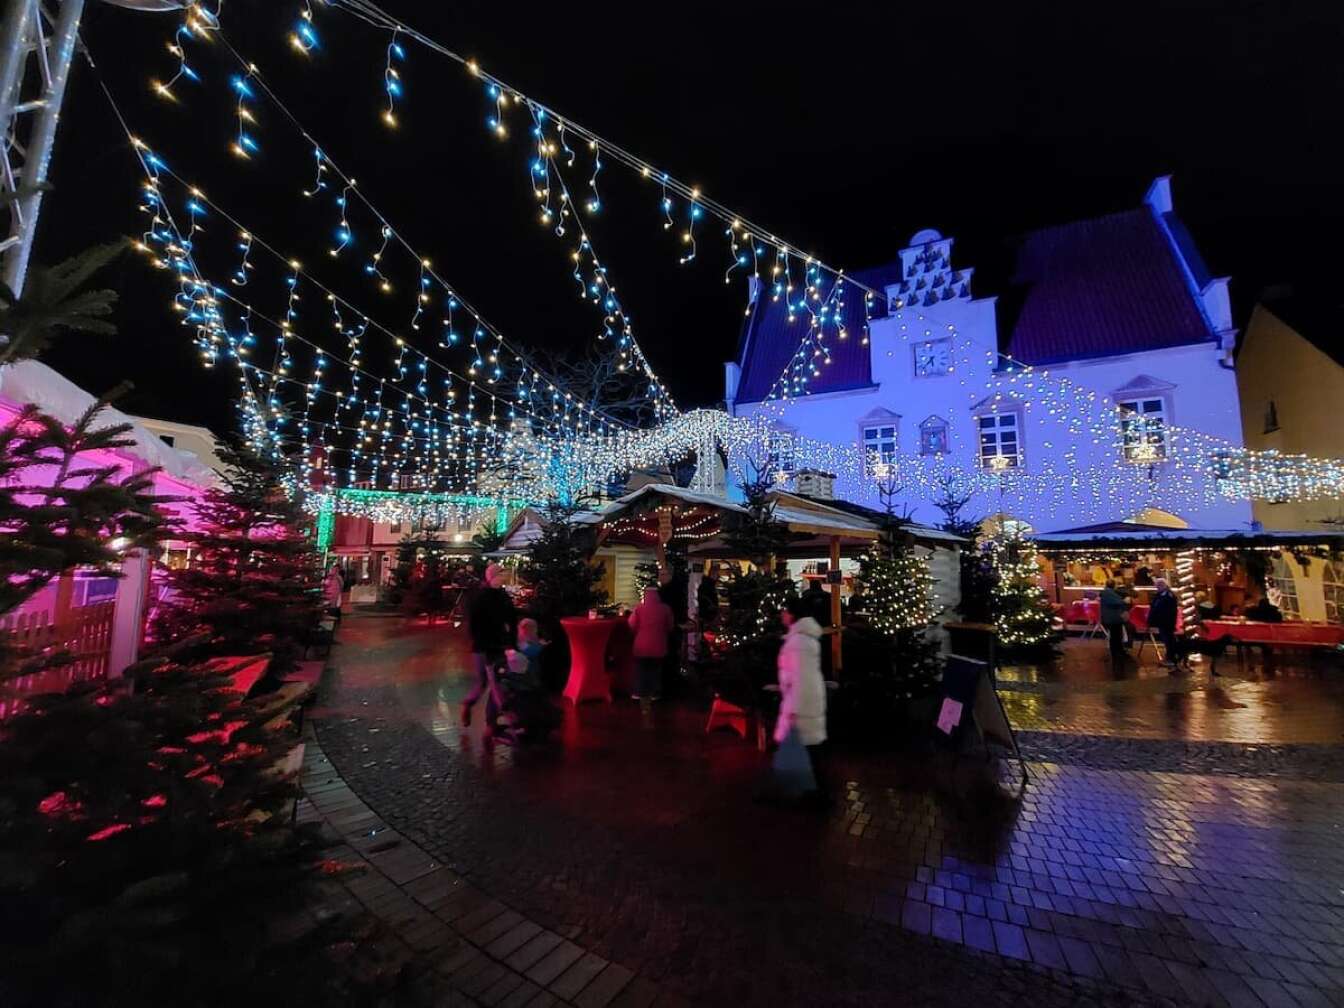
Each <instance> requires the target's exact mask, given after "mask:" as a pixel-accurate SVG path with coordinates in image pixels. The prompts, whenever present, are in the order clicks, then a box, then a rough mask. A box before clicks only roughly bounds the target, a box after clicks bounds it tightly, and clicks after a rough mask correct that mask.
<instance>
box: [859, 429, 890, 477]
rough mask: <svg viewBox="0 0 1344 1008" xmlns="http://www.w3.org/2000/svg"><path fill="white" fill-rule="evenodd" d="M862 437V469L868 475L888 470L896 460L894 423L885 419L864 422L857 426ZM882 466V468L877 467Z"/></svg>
mask: <svg viewBox="0 0 1344 1008" xmlns="http://www.w3.org/2000/svg"><path fill="white" fill-rule="evenodd" d="M859 430H860V433H861V435H862V438H863V469H864V472H866V473H867V474H868V475H869V476H875V475H877V474H878V473H879V472H887V471H889V469H890V467H891V465H892V464H893V463H895V461H896V423H895V422H894V421H885V422H882V423H877V424H872V425H869V424H864V425H863V426H862V427H861V428H859ZM879 466H882V467H884V468H882V469H879V468H878V467H879Z"/></svg>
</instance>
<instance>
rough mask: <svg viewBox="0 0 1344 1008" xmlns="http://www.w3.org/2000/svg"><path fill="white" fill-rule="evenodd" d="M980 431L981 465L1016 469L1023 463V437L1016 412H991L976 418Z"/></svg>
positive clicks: (990, 467) (992, 467) (982, 466)
mask: <svg viewBox="0 0 1344 1008" xmlns="http://www.w3.org/2000/svg"><path fill="white" fill-rule="evenodd" d="M975 423H976V427H977V428H978V429H979V431H980V466H981V468H984V469H1016V468H1017V467H1018V466H1020V465H1021V464H1022V438H1021V433H1020V430H1019V424H1018V419H1017V414H1016V413H990V414H988V415H987V416H980V417H976V418H975Z"/></svg>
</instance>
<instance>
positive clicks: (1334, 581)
mask: <svg viewBox="0 0 1344 1008" xmlns="http://www.w3.org/2000/svg"><path fill="white" fill-rule="evenodd" d="M1321 580H1322V581H1323V582H1324V586H1323V587H1324V589H1325V621H1326V622H1327V623H1344V560H1327V561H1326V562H1325V569H1324V571H1322V573H1321Z"/></svg>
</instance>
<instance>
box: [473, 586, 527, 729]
mask: <svg viewBox="0 0 1344 1008" xmlns="http://www.w3.org/2000/svg"><path fill="white" fill-rule="evenodd" d="M503 580H504V568H502V567H500V566H499V564H491V565H490V566H489V567H487V568H486V569H485V584H484V586H483V587H482V588H481V590H480V591H479V592H477V593H476V598H474V599H473V600H472V603H471V611H470V612H469V613H468V615H467V629H468V630H469V631H470V633H471V658H472V662H473V663H474V664H475V667H476V682H475V684H474V685H473V686H472V688H471V692H470V693H468V694H467V697H466V699H465V700H463V701H462V726H463V727H464V728H465V727H466V726H467V725H469V724H471V709H472V708H473V707H474V706H476V701H477V700H479V699H480V698H481V694H482V693H486V692H489V694H490V696H489V698H488V699H487V700H486V702H485V719H486V725H487V727H493V725H494V723H495V718H496V717H497V716H498V714H499V702H500V700H499V696H498V694H497V690H496V689H495V685H494V676H493V674H492V672H491V669H492V667H493V666H492V664H491V663H492V662H501V661H503V660H504V652H505V651H508V650H511V649H512V648H513V647H514V645H515V644H516V643H517V638H518V613H517V611H516V610H515V609H514V608H513V599H511V598H509V593H508V592H506V591H505V590H504V589H503V588H501V587H500V583H501V582H502V581H503Z"/></svg>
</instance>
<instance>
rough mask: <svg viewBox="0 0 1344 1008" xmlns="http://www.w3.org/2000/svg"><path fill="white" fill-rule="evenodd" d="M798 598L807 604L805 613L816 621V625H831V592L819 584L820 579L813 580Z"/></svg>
mask: <svg viewBox="0 0 1344 1008" xmlns="http://www.w3.org/2000/svg"><path fill="white" fill-rule="evenodd" d="M799 598H801V599H802V600H803V603H804V604H805V605H806V606H807V614H808V615H809V616H811V617H812V618H813V619H814V620H816V621H817V625H818V626H821V627H828V626H830V625H831V593H830V592H828V591H827V590H826V589H825V588H823V587H822V586H821V582H820V581H817V580H813V581H812V583H811V584H809V585H808V586H807V591H805V592H803V594H802V595H800V596H799Z"/></svg>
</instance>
